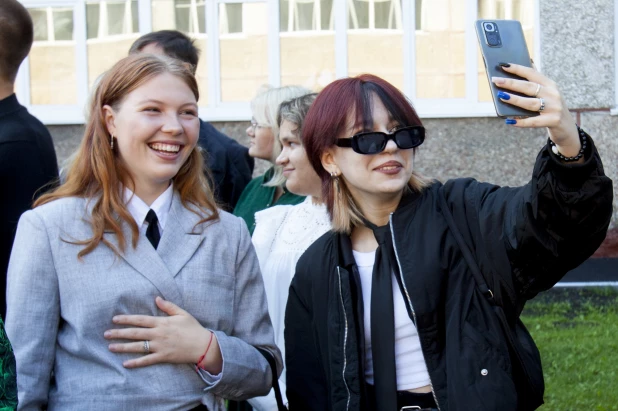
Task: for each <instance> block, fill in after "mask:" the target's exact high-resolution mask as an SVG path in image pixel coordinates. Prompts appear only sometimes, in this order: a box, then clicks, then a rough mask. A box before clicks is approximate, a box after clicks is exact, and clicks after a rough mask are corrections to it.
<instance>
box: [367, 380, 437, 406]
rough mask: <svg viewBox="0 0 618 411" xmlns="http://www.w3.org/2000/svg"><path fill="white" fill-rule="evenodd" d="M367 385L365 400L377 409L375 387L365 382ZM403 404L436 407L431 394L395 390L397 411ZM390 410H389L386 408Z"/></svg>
mask: <svg viewBox="0 0 618 411" xmlns="http://www.w3.org/2000/svg"><path fill="white" fill-rule="evenodd" d="M366 387H367V400H368V402H369V406H370V407H373V408H372V409H374V410H379V409H380V407H379V404H376V389H375V387H374V386H373V385H371V384H366ZM405 406H417V407H421V408H424V409H427V408H428V409H435V408H436V407H437V405H436V402H435V401H434V399H433V394H432V393H430V392H428V393H417V392H410V391H397V411H399V410H400V409H401V408H402V407H405ZM388 411H390V410H388Z"/></svg>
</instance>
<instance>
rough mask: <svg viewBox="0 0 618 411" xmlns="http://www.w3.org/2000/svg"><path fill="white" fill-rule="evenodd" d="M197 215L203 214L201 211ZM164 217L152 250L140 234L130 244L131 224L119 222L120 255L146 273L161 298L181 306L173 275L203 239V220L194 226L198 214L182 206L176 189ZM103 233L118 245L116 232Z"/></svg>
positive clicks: (136, 268) (180, 295)
mask: <svg viewBox="0 0 618 411" xmlns="http://www.w3.org/2000/svg"><path fill="white" fill-rule="evenodd" d="M193 208H194V209H195V208H196V207H193ZM201 215H204V212H202V213H201ZM168 219H169V220H168V222H167V224H166V229H165V231H163V234H162V236H161V242H160V243H159V247H158V248H157V249H156V250H155V249H154V248H153V247H152V245H151V244H150V242H149V241H148V239H147V238H146V237H145V236H143V235H140V236H139V238H138V242H137V246H136V247H135V248H133V247H132V245H131V238H132V234H131V228H130V227H129V225H128V224H126V223H123V224H122V232H123V234H124V236H125V239H126V241H127V245H126V247H125V252H124V253H121V254H120V256H121V258H122V259H124V260H125V261H126V262H127V263H128V264H129V265H130V266H131V267H133V268H134V269H135V270H136V271H138V272H139V273H140V274H141V275H143V276H144V277H146V278H147V279H148V280H149V281H150V282H151V283H152V284H153V285H154V286H155V287H156V288H157V289H158V290H159V292H160V293H161V296H162V297H163V298H165V299H166V300H168V301H172V302H173V303H174V304H176V305H178V306H180V307H182V306H184V304H183V299H182V294H181V292H180V288H179V287H178V285H177V284H176V282H175V281H174V277H175V276H176V275H178V273H179V272H180V270H181V269H182V268H183V267H184V266H185V265H186V264H187V262H188V261H189V260H190V259H191V257H192V256H193V254H195V252H196V250H197V249H198V247H199V246H200V244H201V243H202V241H203V240H204V234H205V233H204V224H200V225H199V226H197V227H196V224H197V223H198V222H199V220H200V219H201V217H200V216H198V215H197V214H195V213H193V212H191V211H189V210H188V209H187V208H185V206H184V205H183V204H182V202H181V200H180V197H179V195H178V192H174V196H173V198H172V205H171V209H170V215H169V217H168ZM207 224H208V223H207ZM104 236H105V239H106V240H107V241H109V242H110V243H111V244H112V245H114V246H115V247H116V248H117V249H118V239H117V238H116V235H114V234H113V233H111V232H105V234H104Z"/></svg>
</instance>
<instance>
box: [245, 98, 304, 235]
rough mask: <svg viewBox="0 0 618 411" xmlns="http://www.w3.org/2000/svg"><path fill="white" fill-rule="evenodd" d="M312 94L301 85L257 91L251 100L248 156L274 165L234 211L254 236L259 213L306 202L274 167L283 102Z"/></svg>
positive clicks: (257, 179) (256, 180) (251, 186)
mask: <svg viewBox="0 0 618 411" xmlns="http://www.w3.org/2000/svg"><path fill="white" fill-rule="evenodd" d="M309 93H311V92H310V91H309V90H307V89H305V88H304V87H300V86H285V87H278V88H273V87H269V88H265V89H261V90H260V91H258V94H257V95H256V96H255V98H254V99H253V100H252V101H251V114H252V115H253V117H252V118H251V125H250V126H249V127H248V128H247V135H248V136H249V138H250V139H251V140H250V146H249V155H250V156H251V157H254V158H261V159H263V160H266V161H269V162H271V163H272V164H273V166H272V167H270V168H269V169H268V170H267V171H266V172H265V173H264V174H262V175H261V176H258V177H255V178H254V179H253V180H251V182H250V183H249V184H248V185H247V187H245V189H244V190H243V192H242V194H241V195H240V198H239V199H238V203H237V204H236V207H235V208H234V215H236V216H238V217H241V218H242V219H243V220H245V222H246V223H247V227H249V232H250V233H251V234H253V229H254V228H255V213H256V212H258V211H260V210H264V209H265V208H268V207H272V206H275V205H295V204H299V203H302V202H303V201H304V200H305V197H301V196H297V195H296V194H292V193H290V192H289V191H286V190H285V184H284V183H285V178H284V177H283V173H282V169H281V167H280V166H277V165H275V160H276V159H277V156H279V153H280V152H281V143H280V142H279V138H278V134H279V129H278V125H277V111H278V110H279V106H280V105H281V103H283V102H284V101H287V100H291V99H293V98H296V97H300V96H302V95H305V94H309Z"/></svg>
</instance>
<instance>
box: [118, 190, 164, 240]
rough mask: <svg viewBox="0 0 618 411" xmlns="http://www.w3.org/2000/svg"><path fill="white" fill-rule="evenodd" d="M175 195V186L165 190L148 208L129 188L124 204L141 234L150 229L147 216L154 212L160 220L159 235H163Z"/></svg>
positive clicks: (126, 191) (125, 193)
mask: <svg viewBox="0 0 618 411" xmlns="http://www.w3.org/2000/svg"><path fill="white" fill-rule="evenodd" d="M173 195H174V184H173V183H172V184H170V186H169V187H168V188H167V190H165V191H164V192H163V193H162V194H161V195H160V196H159V197H157V199H156V200H155V201H154V202H153V203H152V204H151V205H150V207H148V204H146V203H145V202H144V200H142V199H141V198H139V197H138V196H137V195H136V194H135V193H134V192H133V191H131V190H129V189H128V188H126V187H125V188H124V202H125V204H126V205H127V210H129V213H131V215H132V216H133V218H134V219H135V222H136V223H137V226H138V227H139V230H140V232H145V231H146V229H147V228H148V223H147V222H146V214H148V211H150V210H152V211H154V212H155V213H156V214H157V218H158V220H159V224H158V225H159V233H160V234H161V235H163V230H164V229H165V223H166V222H167V216H168V215H169V212H170V208H171V207H172V197H173Z"/></svg>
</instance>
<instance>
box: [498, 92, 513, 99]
mask: <svg viewBox="0 0 618 411" xmlns="http://www.w3.org/2000/svg"><path fill="white" fill-rule="evenodd" d="M498 98H501V99H503V100H510V99H511V96H509V95H508V94H507V93H505V92H504V91H498Z"/></svg>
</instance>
